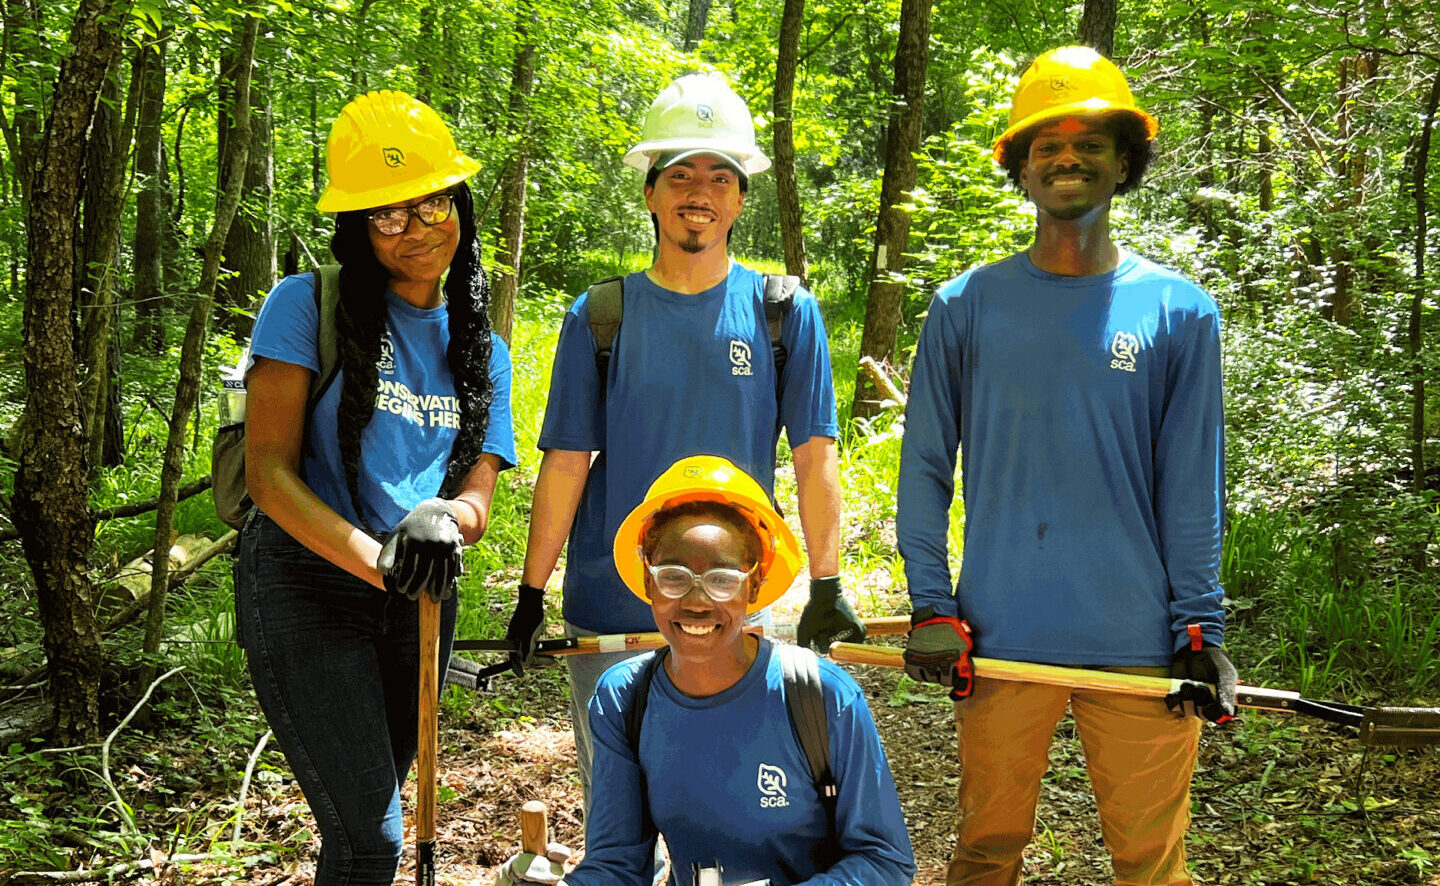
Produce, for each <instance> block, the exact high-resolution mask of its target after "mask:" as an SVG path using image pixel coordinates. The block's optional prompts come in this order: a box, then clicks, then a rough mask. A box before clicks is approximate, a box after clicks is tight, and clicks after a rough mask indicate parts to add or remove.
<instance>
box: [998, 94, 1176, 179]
mask: <svg viewBox="0 0 1440 886" xmlns="http://www.w3.org/2000/svg"><path fill="white" fill-rule="evenodd" d="M1110 114H1117V115H1118V114H1128V115H1130V116H1132V117H1135V118H1136V119H1138V120H1140V122H1142V123H1144V124H1145V140H1146V141H1154V139H1155V136H1156V135H1158V134H1159V133H1160V122H1159V121H1158V120H1156V119H1155V118H1154V117H1152V116H1150V115H1149V114H1147V113H1145V112H1144V111H1142V110H1140V109H1139V108H1134V107H1126V106H1124V105H1117V104H1115V103H1113V102H1110V101H1108V100H1106V99H1103V98H1089V99H1085V100H1084V101H1078V102H1070V103H1069V104H1064V105H1054V106H1051V107H1048V108H1045V109H1044V110H1040V111H1036V112H1035V113H1033V114H1031V115H1030V116H1028V117H1026V118H1025V119H1024V120H1021V121H1020V122H1019V123H1015V124H1013V125H1012V126H1011V127H1010V128H1009V129H1006V130H1005V131H1004V132H1002V133H1001V134H1000V137H999V138H997V139H996V140H995V147H994V148H993V149H991V152H990V155H991V156H992V157H994V158H995V162H996V163H1000V162H1002V161H1003V155H1004V153H1005V146H1006V145H1008V144H1009V143H1010V141H1011V140H1012V139H1014V138H1015V136H1017V135H1019V134H1020V133H1022V132H1024V131H1025V130H1027V129H1029V128H1031V127H1032V126H1039V125H1040V124H1042V123H1048V122H1050V121H1051V120H1057V119H1059V118H1061V117H1103V116H1108V115H1110Z"/></svg>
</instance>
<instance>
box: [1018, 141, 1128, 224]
mask: <svg viewBox="0 0 1440 886" xmlns="http://www.w3.org/2000/svg"><path fill="white" fill-rule="evenodd" d="M1128 167H1129V163H1128V162H1127V159H1126V157H1125V156H1124V155H1122V154H1120V153H1119V152H1118V151H1117V150H1116V146H1115V137H1114V136H1113V135H1112V134H1111V133H1110V130H1109V127H1108V126H1107V125H1106V124H1105V122H1104V121H1103V120H1100V119H1092V118H1087V117H1064V118H1062V119H1060V120H1056V121H1054V122H1051V123H1046V124H1045V125H1043V126H1041V127H1039V128H1038V129H1037V130H1036V131H1035V136H1034V138H1033V139H1032V140H1031V142H1030V152H1029V154H1028V155H1027V156H1026V159H1025V165H1024V166H1023V167H1022V168H1021V170H1020V185H1021V187H1023V188H1024V189H1025V192H1026V193H1027V194H1029V196H1030V200H1031V201H1032V202H1033V203H1034V204H1035V206H1036V208H1037V209H1038V210H1039V211H1040V212H1041V213H1042V214H1044V215H1048V216H1050V217H1051V218H1054V219H1058V220H1061V221H1071V220H1075V219H1080V218H1083V217H1085V216H1086V215H1089V214H1090V213H1092V212H1095V211H1096V210H1103V209H1105V208H1107V207H1109V205H1110V198H1111V197H1113V196H1114V194H1115V186H1116V185H1118V184H1120V183H1121V182H1123V181H1125V179H1126V176H1127V175H1128V173H1129V168H1128Z"/></svg>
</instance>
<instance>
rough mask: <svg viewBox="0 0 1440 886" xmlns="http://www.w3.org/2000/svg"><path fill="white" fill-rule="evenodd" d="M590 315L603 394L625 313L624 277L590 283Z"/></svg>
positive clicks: (588, 306)
mask: <svg viewBox="0 0 1440 886" xmlns="http://www.w3.org/2000/svg"><path fill="white" fill-rule="evenodd" d="M586 305H587V309H588V311H589V314H590V334H591V335H592V336H594V337H595V370H596V371H597V372H598V373H599V374H600V395H601V396H602V397H603V396H604V395H605V383H606V380H607V379H608V378H609V377H610V376H609V372H610V348H611V345H613V344H614V342H615V334H616V333H617V332H619V331H620V318H621V316H622V315H623V314H624V313H625V278H624V277H606V278H605V279H604V280H601V281H599V282H598V283H592V284H590V295H589V297H588V298H587V299H586Z"/></svg>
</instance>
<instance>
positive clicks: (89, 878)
mask: <svg viewBox="0 0 1440 886" xmlns="http://www.w3.org/2000/svg"><path fill="white" fill-rule="evenodd" d="M224 858H225V857H224V856H220V855H210V854H208V853H206V854H202V855H169V856H161V858H160V859H159V861H158V862H157V861H156V860H155V859H153V858H142V859H139V860H138V861H122V862H118V863H116V864H112V865H109V866H107V867H103V868H89V869H87V870H81V871H16V872H15V873H13V874H10V875H8V876H5V875H4V874H3V872H0V886H42V884H46V883H95V882H98V881H100V880H105V881H110V880H114V879H117V878H131V877H138V876H140V875H141V874H145V873H148V872H150V871H153V870H155V868H157V867H159V866H161V865H165V864H196V863H199V862H203V861H222V860H224Z"/></svg>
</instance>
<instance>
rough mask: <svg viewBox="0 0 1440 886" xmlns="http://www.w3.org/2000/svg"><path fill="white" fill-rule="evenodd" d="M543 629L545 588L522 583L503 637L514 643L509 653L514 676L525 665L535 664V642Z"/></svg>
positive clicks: (520, 671)
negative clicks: (512, 650)
mask: <svg viewBox="0 0 1440 886" xmlns="http://www.w3.org/2000/svg"><path fill="white" fill-rule="evenodd" d="M544 629H545V589H544V588H537V587H533V586H531V585H527V584H523V583H522V584H521V585H520V592H519V593H518V594H517V595H516V597H515V611H514V612H512V613H510V625H509V627H507V628H506V629H505V639H507V640H509V641H510V642H512V643H514V644H515V651H514V652H511V653H510V669H511V670H513V671H514V672H515V676H517V677H518V676H520V675H521V674H523V673H524V672H525V666H526V665H533V664H535V644H536V642H538V641H539V639H540V632H541V631H543V630H544Z"/></svg>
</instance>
